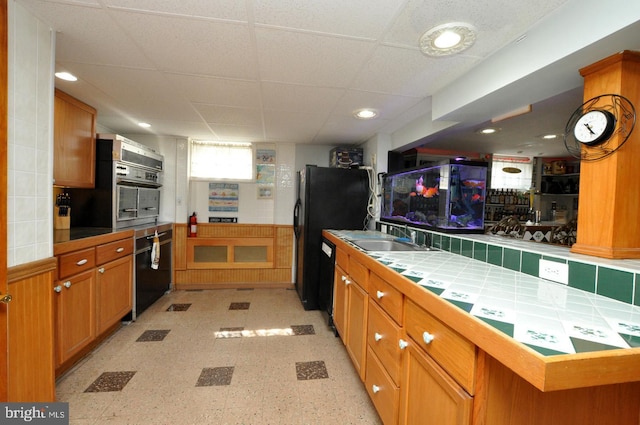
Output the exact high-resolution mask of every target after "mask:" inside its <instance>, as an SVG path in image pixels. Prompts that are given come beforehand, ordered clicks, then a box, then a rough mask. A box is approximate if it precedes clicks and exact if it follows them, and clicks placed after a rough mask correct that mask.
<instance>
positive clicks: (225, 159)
mask: <svg viewBox="0 0 640 425" xmlns="http://www.w3.org/2000/svg"><path fill="white" fill-rule="evenodd" d="M253 157H254V155H253V146H252V145H251V143H231V142H229V143H226V142H207V141H199V140H192V141H191V173H190V177H191V178H195V179H208V180H252V179H253Z"/></svg>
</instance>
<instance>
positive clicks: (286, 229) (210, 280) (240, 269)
mask: <svg viewBox="0 0 640 425" xmlns="http://www.w3.org/2000/svg"><path fill="white" fill-rule="evenodd" d="M175 229H176V231H175V233H174V283H175V286H176V289H206V288H237V287H263V288H266V287H283V288H284V287H289V286H291V283H292V271H291V270H292V264H293V244H294V239H293V227H292V226H290V225H285V226H283V225H261V224H228V223H224V224H218V223H215V224H214V223H203V224H198V235H197V236H196V237H195V238H189V237H187V225H186V224H176V225H175ZM200 245H210V246H224V247H227V252H228V257H227V258H228V261H227V263H198V262H194V253H193V247H194V246H200ZM235 246H265V247H267V251H266V253H267V254H266V261H264V262H262V261H260V262H256V261H254V262H242V261H237V260H234V247H235Z"/></svg>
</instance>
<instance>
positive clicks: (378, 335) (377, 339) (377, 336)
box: [373, 332, 382, 341]
mask: <svg viewBox="0 0 640 425" xmlns="http://www.w3.org/2000/svg"><path fill="white" fill-rule="evenodd" d="M373 339H375V340H376V341H380V340H381V339H382V335H380V334H379V333H378V332H376V333H375V334H373Z"/></svg>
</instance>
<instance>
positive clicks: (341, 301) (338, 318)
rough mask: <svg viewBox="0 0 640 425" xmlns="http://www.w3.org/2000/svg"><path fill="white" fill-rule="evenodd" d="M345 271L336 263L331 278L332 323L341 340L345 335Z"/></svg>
mask: <svg viewBox="0 0 640 425" xmlns="http://www.w3.org/2000/svg"><path fill="white" fill-rule="evenodd" d="M346 279H347V273H346V272H345V271H344V270H342V268H341V267H340V266H338V265H336V267H335V271H334V278H333V325H334V326H335V327H336V331H337V332H338V335H340V339H342V342H344V341H345V339H344V338H345V336H346V335H347V324H346V318H347V285H346V282H345V281H346Z"/></svg>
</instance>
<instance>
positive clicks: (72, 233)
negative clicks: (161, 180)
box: [53, 222, 173, 245]
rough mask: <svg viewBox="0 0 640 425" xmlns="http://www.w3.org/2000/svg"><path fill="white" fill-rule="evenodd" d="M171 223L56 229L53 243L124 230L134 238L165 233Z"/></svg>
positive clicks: (170, 226)
mask: <svg viewBox="0 0 640 425" xmlns="http://www.w3.org/2000/svg"><path fill="white" fill-rule="evenodd" d="M172 225H173V224H172V223H170V222H162V223H158V224H143V225H139V226H133V227H126V228H120V229H112V228H110V227H73V228H71V229H56V230H54V231H53V243H54V245H55V244H60V243H65V242H71V241H77V240H80V239H85V238H91V237H94V236H103V235H108V234H112V233H118V232H122V231H125V230H133V231H134V232H135V237H140V236H146V235H152V234H153V232H154V231H155V230H156V228H157V229H158V232H162V231H167V230H170V229H171V228H172Z"/></svg>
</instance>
